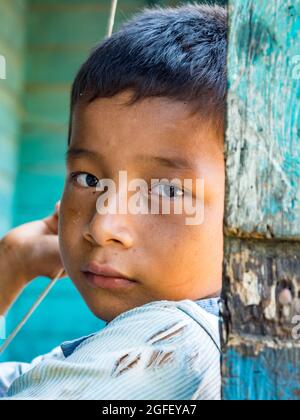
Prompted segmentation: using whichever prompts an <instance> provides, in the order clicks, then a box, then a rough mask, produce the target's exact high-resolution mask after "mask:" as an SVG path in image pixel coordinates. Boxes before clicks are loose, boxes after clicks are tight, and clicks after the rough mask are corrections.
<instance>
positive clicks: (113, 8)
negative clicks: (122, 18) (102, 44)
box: [107, 0, 118, 37]
mask: <svg viewBox="0 0 300 420" xmlns="http://www.w3.org/2000/svg"><path fill="white" fill-rule="evenodd" d="M117 6H118V0H112V2H111V9H110V16H109V21H108V30H107V36H108V37H111V35H112V32H113V29H114V23H115V18H116V12H117Z"/></svg>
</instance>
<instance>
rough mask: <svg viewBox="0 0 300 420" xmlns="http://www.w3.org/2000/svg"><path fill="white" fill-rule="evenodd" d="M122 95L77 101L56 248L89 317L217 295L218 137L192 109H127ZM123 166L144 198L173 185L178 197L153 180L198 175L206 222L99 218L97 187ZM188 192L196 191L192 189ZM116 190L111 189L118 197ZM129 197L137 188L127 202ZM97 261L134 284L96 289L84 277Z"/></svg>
mask: <svg viewBox="0 0 300 420" xmlns="http://www.w3.org/2000/svg"><path fill="white" fill-rule="evenodd" d="M129 98H130V92H129V91H127V92H123V93H122V94H119V95H116V96H114V97H112V98H104V99H102V98H101V99H97V100H95V101H94V102H92V103H91V104H89V105H77V106H76V108H75V111H74V114H73V123H72V137H71V143H70V150H69V152H70V154H69V158H68V165H67V166H68V175H67V181H66V186H65V191H64V195H63V199H62V203H61V214H60V245H61V252H62V257H63V260H64V264H65V267H66V270H67V272H68V274H69V276H70V277H71V278H72V280H73V282H74V284H75V285H76V287H77V288H78V290H79V291H80V293H81V294H82V296H83V297H84V299H85V301H86V303H87V304H88V306H89V307H90V309H91V310H92V311H93V313H94V314H95V315H96V316H98V317H99V318H101V319H103V320H105V321H107V322H109V321H111V320H112V319H113V318H115V317H116V316H118V315H119V314H121V313H123V312H125V311H127V310H129V309H132V308H134V307H137V306H141V305H143V304H145V303H148V302H151V301H155V300H164V299H166V300H182V299H192V300H196V299H201V298H206V297H211V296H215V295H217V294H218V293H219V291H220V289H221V279H222V259H223V209H224V183H225V174H224V157H223V150H222V137H223V133H219V134H217V132H216V130H214V127H213V125H210V123H208V122H203V121H202V120H201V117H200V116H199V115H198V114H195V115H191V113H190V109H189V107H188V105H186V104H184V103H182V102H175V101H171V100H168V99H166V98H150V99H144V100H143V101H142V102H139V103H136V104H134V105H129V106H126V105H124V102H125V101H126V100H128V99H129ZM212 124H213V123H212ZM157 157H159V158H164V160H162V159H157ZM155 158H156V159H155ZM176 159H181V160H186V161H187V162H188V165H187V167H186V168H185V167H184V166H185V165H182V163H183V162H182V161H181V165H180V167H176V165H172V163H173V164H174V163H175V160H176ZM170 162H171V164H170ZM120 171H126V172H127V178H128V183H129V182H130V181H131V180H133V179H136V178H139V179H143V180H145V181H146V182H147V183H148V185H149V190H150V191H149V196H150V195H153V198H154V199H156V200H158V201H159V202H161V201H162V200H165V199H166V195H168V194H171V196H172V191H173V194H174V195H175V199H178V196H179V195H180V192H181V190H179V189H177V190H176V189H175V190H174V189H173V190H172V191H171V193H170V188H168V186H167V187H166V185H165V183H163V185H164V186H165V187H166V188H165V187H162V186H159V185H158V186H156V187H154V188H151V180H153V179H159V180H161V179H163V178H165V179H167V180H170V181H172V180H174V179H175V178H176V179H179V180H181V181H182V185H183V183H184V180H185V179H192V180H193V183H194V182H195V181H196V179H203V180H204V183H205V184H204V185H205V195H204V206H205V207H204V209H205V214H204V222H203V223H202V224H200V225H188V224H186V217H187V214H186V213H185V212H183V213H182V214H174V212H173V213H172V212H171V214H162V213H161V212H160V214H151V212H150V214H130V213H127V214H120V212H119V213H118V212H117V213H115V214H112V212H108V213H107V214H100V213H99V212H97V209H96V203H97V199H98V198H99V196H100V195H101V193H100V192H99V191H97V190H96V188H95V184H96V183H97V180H101V179H104V178H109V179H111V180H113V181H114V182H115V183H116V186H117V187H118V180H119V172H120ZM168 185H169V184H168ZM172 185H173V184H171V186H172ZM175 186H176V185H175ZM169 187H170V185H169ZM191 193H192V195H191V197H193V195H194V193H195V191H192V192H191ZM118 194H119V189H118V188H117V192H116V195H115V197H116V196H118ZM130 194H134V192H129V193H128V198H129V197H130ZM119 198H120V197H119ZM148 199H149V198H148ZM173 199H174V197H173ZM190 199H191V198H190ZM195 199H198V198H195V197H194V200H195ZM199 199H202V197H201V198H199ZM142 200H144V201H145V200H146V201H147V199H146V198H145V197H144V198H142ZM171 208H172V201H171ZM97 264H99V265H102V264H105V265H109V266H110V267H111V268H112V269H114V270H117V271H118V272H120V273H122V274H123V275H125V276H127V277H129V278H130V279H133V280H135V281H132V282H127V283H126V285H125V284H123V283H122V284H119V285H117V286H116V283H114V286H115V287H104V286H103V285H99V283H98V282H97V276H93V275H92V274H91V273H87V271H88V270H90V269H91V267H94V266H95V265H97ZM92 271H93V270H92ZM100 283H101V282H100Z"/></svg>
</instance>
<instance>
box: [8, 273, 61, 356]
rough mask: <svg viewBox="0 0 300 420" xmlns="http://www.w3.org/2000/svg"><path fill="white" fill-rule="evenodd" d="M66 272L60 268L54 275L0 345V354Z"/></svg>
mask: <svg viewBox="0 0 300 420" xmlns="http://www.w3.org/2000/svg"><path fill="white" fill-rule="evenodd" d="M64 272H65V270H64V269H62V270H60V271H59V272H58V273H57V275H56V276H55V277H54V279H53V280H52V281H51V282H50V283H49V285H48V286H47V287H46V289H45V290H44V291H43V293H42V294H41V295H40V296H39V298H38V299H37V300H36V301H35V302H34V304H33V305H32V307H31V308H30V309H29V311H28V312H27V314H26V315H25V316H24V317H23V318H22V320H21V321H20V322H19V324H18V325H17V326H16V328H15V329H14V330H13V332H12V333H11V334H10V335H9V337H8V338H7V339H6V340H5V342H4V343H3V345H2V346H1V347H0V354H2V353H4V351H5V350H6V349H7V347H8V346H9V345H10V344H11V342H12V341H13V340H14V339H15V337H16V336H17V334H18V333H19V332H20V330H21V329H22V328H23V326H24V325H25V324H26V322H27V321H28V320H29V318H30V317H31V316H32V314H33V313H34V312H35V310H36V309H37V308H38V307H39V306H40V304H41V303H42V302H43V300H44V299H45V298H46V296H47V295H48V294H49V292H50V291H51V290H52V288H53V287H54V286H55V284H56V283H57V282H58V280H59V279H60V278H61V277H62V276H63V274H64Z"/></svg>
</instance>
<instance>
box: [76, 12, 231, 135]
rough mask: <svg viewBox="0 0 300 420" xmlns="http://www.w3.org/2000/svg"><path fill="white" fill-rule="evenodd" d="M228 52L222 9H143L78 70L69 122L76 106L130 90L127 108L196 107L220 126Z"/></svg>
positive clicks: (223, 111) (224, 100) (225, 25)
mask: <svg viewBox="0 0 300 420" xmlns="http://www.w3.org/2000/svg"><path fill="white" fill-rule="evenodd" d="M226 50H227V12H226V9H225V8H223V7H220V6H216V5H215V6H213V5H198V4H188V5H184V6H178V7H174V8H170V7H169V8H160V7H156V8H153V9H148V8H146V9H144V10H143V11H142V12H140V13H138V14H136V15H135V16H134V17H133V18H132V19H131V20H129V21H128V22H126V23H125V24H123V25H122V26H121V28H120V29H119V30H118V31H117V32H115V33H113V35H112V36H111V37H109V38H106V39H104V41H102V42H101V43H100V44H99V45H98V46H97V47H96V48H95V49H94V50H93V51H92V52H91V54H90V56H89V58H88V59H87V61H86V62H85V63H84V64H83V65H82V67H81V68H80V70H79V72H78V74H77V76H76V78H75V81H74V83H73V86H72V94H71V117H72V113H73V110H74V107H75V105H76V104H77V103H78V102H82V101H83V102H87V103H89V102H92V101H93V100H95V99H96V98H108V97H112V96H114V95H116V94H118V93H121V92H122V91H124V90H127V89H132V91H133V96H132V99H131V100H130V102H129V104H133V103H135V102H137V101H139V100H141V99H143V98H146V97H162V96H164V97H167V98H171V99H174V100H180V101H184V102H186V103H190V104H191V105H193V106H194V105H195V106H196V110H199V111H201V112H202V113H205V115H211V116H212V115H213V116H214V117H216V118H217V119H218V121H219V122H220V120H222V119H223V118H224V114H225V104H226V91H227V77H226V55H227V54H226ZM70 127H71V122H70ZM70 131H71V129H70ZM69 135H70V133H69Z"/></svg>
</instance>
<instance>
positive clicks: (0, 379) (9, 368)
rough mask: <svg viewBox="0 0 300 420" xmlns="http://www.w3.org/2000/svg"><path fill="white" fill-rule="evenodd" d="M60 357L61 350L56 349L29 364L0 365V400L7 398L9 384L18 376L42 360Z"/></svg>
mask: <svg viewBox="0 0 300 420" xmlns="http://www.w3.org/2000/svg"><path fill="white" fill-rule="evenodd" d="M53 357H54V358H59V357H61V348H60V347H56V348H55V349H54V350H52V351H51V352H50V353H47V354H45V355H42V356H38V357H36V358H35V359H34V360H33V361H32V362H31V363H21V362H5V363H0V398H3V397H6V396H7V391H8V389H9V387H10V386H11V384H12V383H13V382H14V381H15V380H16V379H18V378H19V377H20V376H22V375H24V374H25V373H27V372H28V371H29V370H30V369H32V368H33V367H35V366H36V365H38V364H39V363H40V362H42V361H43V360H47V359H50V358H53Z"/></svg>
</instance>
